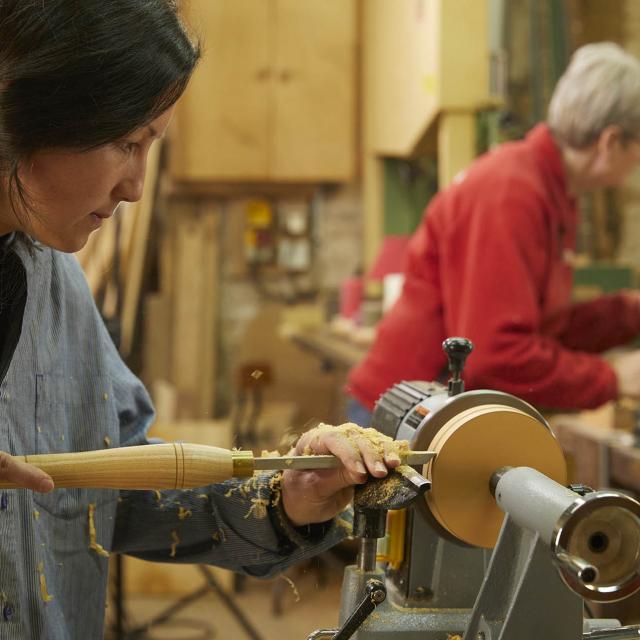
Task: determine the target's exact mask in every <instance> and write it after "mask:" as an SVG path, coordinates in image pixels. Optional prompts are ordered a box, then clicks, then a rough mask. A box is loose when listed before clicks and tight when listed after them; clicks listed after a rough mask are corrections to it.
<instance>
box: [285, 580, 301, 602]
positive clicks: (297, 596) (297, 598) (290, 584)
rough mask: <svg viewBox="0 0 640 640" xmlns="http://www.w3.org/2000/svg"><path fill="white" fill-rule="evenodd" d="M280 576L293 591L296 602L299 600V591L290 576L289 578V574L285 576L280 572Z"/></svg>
mask: <svg viewBox="0 0 640 640" xmlns="http://www.w3.org/2000/svg"><path fill="white" fill-rule="evenodd" d="M280 577H281V578H282V579H283V580H284V581H285V582H287V583H288V584H289V586H290V587H291V590H292V591H293V595H294V596H295V599H296V602H300V592H299V591H298V588H297V587H296V585H295V584H294V582H293V580H292V579H291V578H289V576H285V575H284V574H282V575H281V576H280Z"/></svg>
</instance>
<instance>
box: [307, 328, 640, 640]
mask: <svg viewBox="0 0 640 640" xmlns="http://www.w3.org/2000/svg"><path fill="white" fill-rule="evenodd" d="M443 347H444V349H445V351H446V352H447V355H448V357H449V369H450V371H451V372H452V378H451V380H450V381H449V385H448V388H447V387H444V386H443V385H440V384H438V383H424V382H412V383H401V384H398V385H396V386H395V387H393V388H392V389H390V390H389V391H387V392H386V393H385V394H384V395H383V396H382V397H381V398H380V399H379V401H378V403H377V405H376V409H375V412H374V415H373V421H372V426H374V427H376V428H378V429H379V430H380V431H382V432H384V433H385V434H386V435H388V436H390V437H392V438H395V439H406V440H409V442H410V443H411V448H412V449H415V450H430V451H435V452H436V456H435V457H434V458H433V459H432V460H431V461H429V462H428V463H427V464H425V465H424V466H423V467H420V468H411V467H401V468H400V473H392V474H390V475H389V477H388V478H387V479H385V480H383V481H382V482H381V481H375V482H373V483H367V484H366V485H364V486H363V487H362V488H359V489H358V490H356V497H355V500H354V535H355V536H358V537H360V539H361V546H360V553H359V557H358V564H357V565H355V566H351V567H347V569H346V570H345V575H344V580H343V587H342V603H341V616H340V624H341V627H340V628H339V629H320V630H317V631H315V632H314V633H312V634H311V635H310V636H309V640H323V639H325V640H326V639H329V638H331V639H332V640H346V639H347V638H357V640H390V639H394V640H453V639H456V640H458V639H459V638H464V640H578V639H587V638H591V639H596V638H598V639H600V640H605V639H610V640H624V639H627V638H640V627H624V628H623V627H621V625H620V622H619V621H617V620H604V619H590V618H585V615H584V611H585V606H584V601H585V600H591V601H596V602H609V601H613V600H618V599H621V598H624V597H626V596H628V595H630V594H632V593H634V592H635V591H637V590H638V589H639V588H640V503H638V502H637V501H636V500H634V499H633V498H630V497H628V496H626V495H623V494H621V493H619V492H616V491H592V490H591V489H590V488H588V487H584V486H569V487H567V486H566V485H567V471H566V464H565V460H564V456H563V453H562V450H561V449H560V446H559V444H558V443H557V441H556V439H555V437H554V436H553V434H552V433H551V430H550V429H549V426H548V424H547V422H546V421H545V419H544V418H543V416H542V415H541V414H540V413H539V412H538V411H537V410H536V409H534V408H533V407H532V406H530V405H529V404H527V403H526V402H524V401H522V400H520V399H519V398H516V397H514V396H512V395H509V394H506V393H501V392H497V391H470V392H464V383H463V381H462V376H461V374H462V369H463V366H464V362H465V359H466V357H467V356H468V355H469V353H470V352H471V350H472V345H471V343H469V342H468V341H467V340H464V339H462V338H450V339H449V340H447V341H445V343H444V345H443ZM370 485H371V486H370ZM409 505H410V506H409Z"/></svg>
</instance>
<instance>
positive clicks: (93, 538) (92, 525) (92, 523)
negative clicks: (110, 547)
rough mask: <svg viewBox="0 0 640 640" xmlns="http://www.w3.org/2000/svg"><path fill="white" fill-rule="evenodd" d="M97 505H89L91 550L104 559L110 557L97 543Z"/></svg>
mask: <svg viewBox="0 0 640 640" xmlns="http://www.w3.org/2000/svg"><path fill="white" fill-rule="evenodd" d="M95 510H96V505H95V504H93V502H91V503H89V549H91V550H92V551H95V552H96V553H97V554H98V555H99V556H102V557H103V558H108V557H109V552H108V551H107V550H106V549H105V548H104V547H103V546H102V545H101V544H99V543H98V542H97V540H96V538H97V534H96V523H95V520H94V514H95Z"/></svg>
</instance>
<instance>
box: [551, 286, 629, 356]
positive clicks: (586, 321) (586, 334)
mask: <svg viewBox="0 0 640 640" xmlns="http://www.w3.org/2000/svg"><path fill="white" fill-rule="evenodd" d="M638 333H640V298H638V299H634V298H633V297H632V296H630V295H629V294H627V293H624V292H622V293H614V294H609V295H605V296H601V297H598V298H596V299H594V300H589V301H588V302H582V303H578V304H574V305H572V306H571V307H570V308H569V310H568V313H567V318H566V327H565V328H564V330H563V331H562V333H561V334H560V335H559V337H558V338H559V340H560V341H561V342H562V344H563V345H564V346H565V347H567V348H568V349H575V350H581V351H589V352H593V353H600V352H602V351H606V350H607V349H612V348H613V347H618V346H620V345H623V344H626V343H627V342H629V341H631V340H633V339H634V338H635V337H636V336H637V335H638Z"/></svg>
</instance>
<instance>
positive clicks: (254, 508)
mask: <svg viewBox="0 0 640 640" xmlns="http://www.w3.org/2000/svg"><path fill="white" fill-rule="evenodd" d="M268 506H269V500H266V499H265V498H260V497H258V498H251V506H250V507H249V511H248V512H247V515H246V516H245V518H249V517H251V516H253V517H254V518H257V519H258V520H264V519H265V518H266V517H267V513H268V512H267V507H268Z"/></svg>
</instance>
